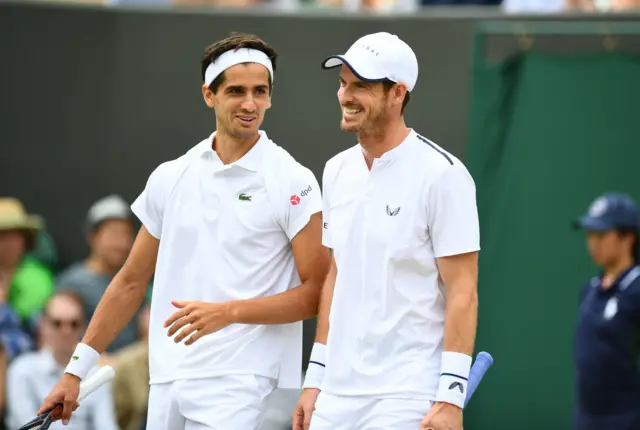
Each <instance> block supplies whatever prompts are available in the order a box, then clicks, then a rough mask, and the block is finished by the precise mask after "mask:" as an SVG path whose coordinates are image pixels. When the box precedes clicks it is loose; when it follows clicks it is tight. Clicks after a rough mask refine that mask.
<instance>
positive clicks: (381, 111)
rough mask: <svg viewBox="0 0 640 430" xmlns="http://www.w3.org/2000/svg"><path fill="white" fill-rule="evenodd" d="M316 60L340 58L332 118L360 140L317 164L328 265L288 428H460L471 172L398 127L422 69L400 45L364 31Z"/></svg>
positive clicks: (473, 237)
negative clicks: (338, 116) (339, 51)
mask: <svg viewBox="0 0 640 430" xmlns="http://www.w3.org/2000/svg"><path fill="white" fill-rule="evenodd" d="M323 67H324V68H325V69H331V68H339V71H340V87H339V89H338V101H339V103H340V107H341V109H342V120H341V127H342V129H343V130H344V131H347V132H352V133H355V134H356V136H357V138H358V144H357V145H355V146H353V147H351V148H349V149H347V150H345V151H343V152H341V153H340V154H338V155H336V156H335V157H333V158H332V159H331V160H329V161H328V162H327V164H326V166H325V169H324V174H323V221H324V230H323V236H322V242H323V244H324V245H325V246H326V247H328V248H330V249H332V263H331V268H330V270H329V274H328V276H327V281H326V283H325V285H324V289H323V296H322V299H321V305H320V311H319V315H318V330H317V336H316V343H315V344H314V347H313V350H312V354H311V363H310V365H309V368H308V370H307V374H306V378H305V382H304V388H305V390H304V391H303V394H302V395H301V397H300V400H299V403H298V405H297V407H296V410H295V412H294V415H293V418H294V428H296V429H303V428H304V429H307V428H309V422H310V428H311V429H312V430H352V429H358V430H373V429H385V430H418V429H422V430H426V429H432V430H445V429H446V430H461V428H462V407H463V405H464V400H465V397H466V389H467V378H468V377H469V371H470V367H471V355H472V352H473V348H474V343H475V333H476V320H477V306H478V303H477V259H478V251H479V249H480V244H479V242H480V240H479V224H478V214H477V209H476V199H475V184H474V181H473V179H472V178H471V176H470V175H469V173H468V171H467V169H466V168H465V166H464V165H463V164H462V163H461V162H460V160H458V159H457V158H456V157H454V156H453V155H451V154H450V153H448V152H447V151H445V150H444V149H442V148H441V147H439V146H438V145H436V144H435V143H433V142H431V141H430V140H428V139H427V138H425V137H422V136H421V135H420V134H418V132H416V131H415V130H413V129H411V128H408V127H407V126H406V125H405V121H404V117H403V111H404V109H405V107H406V105H407V102H408V101H409V94H411V92H412V91H413V90H414V88H415V86H416V82H417V78H418V61H417V59H416V56H415V54H414V52H413V50H412V49H411V48H410V47H409V45H407V44H406V43H405V42H403V41H402V40H401V39H399V38H398V37H397V36H395V35H392V34H389V33H376V34H369V35H367V36H364V37H362V38H361V39H359V40H357V41H356V42H355V43H354V44H353V45H352V46H351V47H350V48H349V50H348V51H347V52H346V54H344V55H334V56H331V57H329V58H327V59H326V60H325V62H324V63H323ZM329 308H330V309H331V326H330V327H329ZM314 408H315V410H314Z"/></svg>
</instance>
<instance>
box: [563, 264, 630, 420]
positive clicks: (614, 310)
mask: <svg viewBox="0 0 640 430" xmlns="http://www.w3.org/2000/svg"><path fill="white" fill-rule="evenodd" d="M601 282H602V277H601V276H597V277H595V278H593V279H592V280H591V281H590V282H589V283H588V284H587V285H586V286H585V288H584V290H583V299H582V303H581V305H580V315H579V320H578V327H577V331H576V338H575V363H576V382H577V397H578V406H579V409H580V410H582V411H584V412H586V413H590V414H595V415H605V414H619V413H625V412H632V411H637V410H638V409H640V368H639V365H640V267H638V266H634V267H632V268H630V269H628V270H627V271H625V272H624V273H623V274H622V275H621V276H620V277H619V278H618V279H617V280H616V281H615V283H614V284H613V285H612V286H611V287H609V288H602V285H601Z"/></svg>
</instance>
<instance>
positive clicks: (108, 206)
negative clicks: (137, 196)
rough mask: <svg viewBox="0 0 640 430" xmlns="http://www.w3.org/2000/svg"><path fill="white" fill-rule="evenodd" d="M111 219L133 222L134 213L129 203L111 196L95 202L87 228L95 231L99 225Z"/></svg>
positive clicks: (118, 197) (88, 217) (88, 216)
mask: <svg viewBox="0 0 640 430" xmlns="http://www.w3.org/2000/svg"><path fill="white" fill-rule="evenodd" d="M110 219H120V220H125V221H128V220H132V219H133V218H132V212H131V209H130V208H129V205H128V204H127V202H126V201H125V200H124V199H123V198H122V197H120V196H117V195H111V196H107V197H104V198H102V199H100V200H98V201H97V202H95V203H94V204H93V205H92V206H91V208H90V209H89V213H88V214H87V221H86V227H87V229H89V230H93V229H94V228H96V227H97V226H98V224H100V223H102V222H103V221H107V220H110Z"/></svg>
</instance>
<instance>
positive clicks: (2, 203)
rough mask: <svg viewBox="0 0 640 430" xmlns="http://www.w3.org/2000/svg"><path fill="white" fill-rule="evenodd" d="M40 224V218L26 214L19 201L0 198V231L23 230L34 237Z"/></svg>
mask: <svg viewBox="0 0 640 430" xmlns="http://www.w3.org/2000/svg"><path fill="white" fill-rule="evenodd" d="M42 223H43V221H42V218H41V217H40V216H38V215H31V214H28V213H27V211H26V210H25V209H24V206H23V205H22V203H21V202H20V200H18V199H15V198H12V197H0V231H7V230H24V231H26V232H28V233H30V234H31V235H33V236H35V235H36V234H37V233H38V231H40V229H41V228H42Z"/></svg>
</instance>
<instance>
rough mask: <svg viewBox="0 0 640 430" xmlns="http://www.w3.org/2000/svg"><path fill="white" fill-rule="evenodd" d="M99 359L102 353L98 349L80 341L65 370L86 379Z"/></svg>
mask: <svg viewBox="0 0 640 430" xmlns="http://www.w3.org/2000/svg"><path fill="white" fill-rule="evenodd" d="M99 359H100V354H99V353H98V351H96V350H95V349H93V348H91V347H90V346H89V345H87V344H84V343H79V344H78V346H76V350H75V351H74V352H73V355H72V356H71V360H70V361H69V364H67V368H66V369H65V370H64V372H65V373H70V374H72V375H75V376H77V377H78V378H80V379H84V378H85V377H86V376H87V374H88V373H89V371H90V370H91V369H92V368H93V366H95V365H96V363H97V362H98V360H99Z"/></svg>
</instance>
